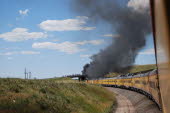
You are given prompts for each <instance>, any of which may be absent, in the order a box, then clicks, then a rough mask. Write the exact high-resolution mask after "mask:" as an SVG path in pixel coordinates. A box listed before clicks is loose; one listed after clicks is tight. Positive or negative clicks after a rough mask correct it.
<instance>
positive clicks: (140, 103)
mask: <svg viewBox="0 0 170 113" xmlns="http://www.w3.org/2000/svg"><path fill="white" fill-rule="evenodd" d="M106 88H107V89H108V90H110V91H112V92H114V93H115V94H116V99H117V103H118V107H117V109H116V111H114V112H113V113H162V112H161V111H160V110H159V109H158V107H157V105H156V104H155V103H154V102H153V101H151V100H149V99H148V98H147V97H146V96H144V95H142V94H139V93H136V92H133V91H129V90H125V89H119V88H111V87H106Z"/></svg>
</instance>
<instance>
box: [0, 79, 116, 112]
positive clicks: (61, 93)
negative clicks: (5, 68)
mask: <svg viewBox="0 0 170 113" xmlns="http://www.w3.org/2000/svg"><path fill="white" fill-rule="evenodd" d="M112 105H113V106H115V105H116V100H115V97H114V95H113V93H111V92H109V91H108V90H106V89H105V88H103V87H100V86H95V85H88V84H85V83H74V82H73V80H70V79H63V78H60V79H48V80H21V79H0V113H109V111H110V110H111V108H112Z"/></svg>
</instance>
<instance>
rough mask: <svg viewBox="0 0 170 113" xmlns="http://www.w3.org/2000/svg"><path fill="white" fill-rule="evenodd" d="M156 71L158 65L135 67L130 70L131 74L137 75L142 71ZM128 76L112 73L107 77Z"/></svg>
mask: <svg viewBox="0 0 170 113" xmlns="http://www.w3.org/2000/svg"><path fill="white" fill-rule="evenodd" d="M150 69H156V64H148V65H135V66H133V67H132V68H131V69H130V70H129V73H136V72H140V71H145V70H150ZM121 74H126V73H110V74H108V75H106V77H115V76H117V75H121Z"/></svg>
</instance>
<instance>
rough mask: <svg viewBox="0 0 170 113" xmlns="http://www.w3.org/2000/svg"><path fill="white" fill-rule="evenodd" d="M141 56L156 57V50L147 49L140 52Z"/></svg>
mask: <svg viewBox="0 0 170 113" xmlns="http://www.w3.org/2000/svg"><path fill="white" fill-rule="evenodd" d="M139 54H142V55H154V54H155V50H154V49H153V48H152V49H147V50H145V51H143V52H140V53H139Z"/></svg>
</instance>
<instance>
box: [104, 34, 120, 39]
mask: <svg viewBox="0 0 170 113" xmlns="http://www.w3.org/2000/svg"><path fill="white" fill-rule="evenodd" d="M103 37H112V38H119V37H120V35H118V34H115V35H113V34H105V35H103Z"/></svg>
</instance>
